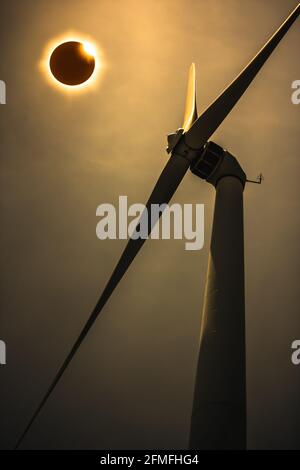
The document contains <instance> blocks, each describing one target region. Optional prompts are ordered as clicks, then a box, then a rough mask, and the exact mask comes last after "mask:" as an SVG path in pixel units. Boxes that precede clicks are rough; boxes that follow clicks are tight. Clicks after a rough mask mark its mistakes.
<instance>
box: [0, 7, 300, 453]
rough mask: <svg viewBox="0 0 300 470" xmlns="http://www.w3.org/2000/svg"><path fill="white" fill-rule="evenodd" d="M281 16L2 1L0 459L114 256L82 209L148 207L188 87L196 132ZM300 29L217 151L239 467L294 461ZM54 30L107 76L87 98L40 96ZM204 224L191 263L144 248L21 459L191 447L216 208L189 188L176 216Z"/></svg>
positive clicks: (299, 331) (172, 245)
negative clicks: (238, 202) (231, 244)
mask: <svg viewBox="0 0 300 470" xmlns="http://www.w3.org/2000/svg"><path fill="white" fill-rule="evenodd" d="M295 6H296V1H295V0H265V1H261V0H242V1H241V0H222V1H221V0H142V1H141V0H140V1H138V0H123V1H121V0H105V1H102V0H99V1H96V0H85V1H83V0H81V1H78V0H77V1H76V0H72V1H70V0H64V1H63V2H62V1H58V0H53V1H51V2H49V1H46V0H27V1H26V2H20V1H17V0H4V1H2V2H1V17H0V44H1V60H0V79H1V80H5V81H6V84H7V104H6V105H5V106H0V126H1V127H0V156H1V168H0V188H1V189H0V192H1V194H0V195H1V197H0V199H1V201H0V204H1V205H0V215H1V232H0V236H1V244H0V246H1V250H0V254H1V260H0V265H1V284H0V291H1V292H0V298H1V316H0V339H2V340H5V342H6V344H7V361H8V363H7V365H6V366H1V368H0V375H1V386H0V387H1V388H0V448H3V449H6V448H11V447H12V446H13V444H14V443H15V441H16V439H17V437H18V436H19V434H20V432H21V431H22V430H23V428H24V426H25V424H26V423H27V421H28V419H29V417H30V416H31V414H32V412H33V410H34V409H35V407H36V406H37V403H38V402H39V400H40V399H41V396H42V395H43V394H44V392H45V390H46V388H47V387H48V386H49V384H50V382H51V380H52V379H53V376H54V374H55V372H56V371H57V369H58V367H59V366H60V365H61V362H62V360H63V358H64V357H65V355H66V353H67V352H68V350H69V348H70V346H71V345H72V343H73V341H74V339H75V338H76V336H77V335H78V333H79V331H80V329H81V327H82V326H83V324H84V322H85V321H86V319H87V317H88V315H89V313H90V311H91V309H92V308H93V307H94V304H95V302H96V301H97V298H98V296H99V294H100V292H101V290H102V289H103V287H104V285H105V283H106V280H107V279H108V277H109V275H110V273H111V271H112V269H113V267H114V265H115V263H116V261H117V259H118V257H119V255H120V253H121V251H122V248H123V247H124V244H125V243H124V241H100V240H98V239H97V238H96V233H95V229H96V223H97V218H96V215H95V212H96V207H97V206H98V205H99V204H101V203H103V202H109V203H116V202H117V200H118V197H119V195H127V196H128V198H129V202H130V203H135V202H145V201H146V199H147V197H148V195H149V193H150V191H151V189H152V186H153V184H154V182H155V181H156V178H157V177H158V175H159V173H160V171H161V169H162V168H163V166H164V164H165V162H166V159H167V155H166V153H165V151H164V149H165V147H166V135H167V133H169V132H172V131H174V130H175V129H177V128H178V127H179V126H180V125H181V121H182V116H183V107H184V99H185V88H186V77H187V71H188V67H189V65H190V63H191V62H193V61H194V62H195V63H196V68H197V80H198V82H197V92H198V110H199V111H200V112H201V111H202V110H203V109H204V108H205V107H206V106H207V105H208V104H209V103H210V102H211V101H212V100H213V99H214V98H215V97H216V96H217V95H218V94H219V93H220V92H221V91H222V89H223V88H224V87H225V86H226V85H227V84H228V83H229V82H230V81H231V80H232V79H233V78H234V77H235V75H236V74H237V73H239V71H240V70H241V68H242V67H243V66H244V65H246V63H247V61H248V60H249V59H251V58H252V56H253V55H254V54H255V53H256V52H257V51H258V49H259V48H260V47H261V46H262V45H263V44H264V42H265V41H266V40H267V39H268V38H269V36H270V35H271V34H273V32H274V31H275V29H276V28H277V27H278V26H279V25H280V24H281V22H282V20H283V19H284V18H285V17H286V16H287V15H288V14H289V12H290V11H291V10H292V9H293V8H294V7H295ZM299 21H300V20H299V19H298V21H297V23H296V24H295V25H294V26H293V28H292V29H291V30H290V31H289V33H288V34H287V36H286V37H285V38H284V40H283V41H282V43H281V44H280V46H279V47H278V48H277V49H276V51H275V52H274V54H273V55H272V57H271V58H270V60H269V61H268V63H267V64H266V65H265V67H264V68H263V70H262V72H261V73H260V75H259V76H258V78H257V79H256V80H255V82H254V83H253V85H252V86H251V88H250V89H249V90H248V91H247V93H246V94H245V96H244V97H243V98H242V99H241V101H240V103H239V104H238V105H237V106H236V108H235V110H234V111H233V112H232V114H231V115H230V116H229V117H228V118H227V119H226V122H224V123H223V124H222V126H221V128H220V129H219V130H218V132H217V133H216V134H215V135H214V140H215V141H216V142H217V143H219V144H220V145H223V146H224V147H226V148H228V149H229V150H230V151H231V153H233V154H234V155H236V156H237V157H238V159H239V161H240V163H241V165H242V166H243V168H244V170H245V171H246V173H247V176H248V177H249V178H255V177H256V176H257V175H258V174H259V173H260V172H262V173H263V175H264V177H265V181H264V183H263V184H262V185H261V186H258V185H251V184H249V185H247V187H246V189H245V249H246V253H245V262H246V320H247V367H248V368H247V379H248V410H249V413H248V435H249V437H248V445H249V447H250V448H297V447H298V448H300V444H299V435H300V404H299V392H300V366H298V367H296V366H293V365H292V364H291V361H290V353H291V349H290V348H291V343H292V341H293V340H294V339H300V314H299V307H300V296H299V276H300V264H299V238H300V219H299V214H300V202H299V201H300V198H299V195H300V189H299V171H300V155H299V153H300V143H299V117H300V105H299V106H295V105H293V104H292V103H291V83H292V82H293V81H294V80H296V79H299V80H300V58H299V57H300V56H299V40H300V22H299ZM69 30H74V31H77V32H78V33H81V34H83V35H88V36H90V37H91V38H93V39H94V41H95V42H96V43H97V44H98V45H99V47H100V49H101V51H102V58H103V62H104V67H103V69H102V70H101V79H100V80H99V82H98V83H97V86H96V87H94V88H93V90H91V91H90V92H88V93H84V94H80V95H77V96H70V95H68V96H66V95H65V94H63V93H61V92H59V91H58V90H57V89H55V88H53V87H51V86H49V83H48V82H47V80H46V79H45V76H44V75H43V74H42V73H41V71H40V68H39V62H40V60H41V58H42V56H43V51H44V48H45V46H46V45H47V43H48V42H49V41H51V40H52V39H53V38H55V37H57V36H61V35H63V34H64V33H65V32H68V31H69ZM173 202H179V203H203V204H205V223H206V226H205V236H206V239H205V247H204V249H203V250H201V251H198V252H192V251H186V250H185V249H184V241H180V240H176V241H174V240H170V241H155V240H152V241H149V242H147V243H146V244H145V246H144V248H143V250H142V251H141V253H140V254H139V256H138V257H137V259H136V260H135V263H134V264H133V265H132V267H131V268H130V270H129V272H128V274H127V275H126V277H125V278H124V279H123V281H122V282H121V284H120V286H119V287H118V289H117V290H116V292H115V294H114V296H113V297H112V299H111V300H110V301H109V303H108V304H107V306H106V307H105V309H104V311H103V315H102V316H101V318H99V319H98V321H97V323H96V324H95V326H94V327H93V329H92V331H91V332H90V334H89V336H88V338H87V340H86V341H85V342H84V344H83V345H82V348H81V349H80V351H79V353H78V354H77V356H76V358H75V360H74V361H73V363H72V364H71V366H70V367H69V369H68V371H67V373H66V374H65V376H64V377H63V380H62V381H61V382H60V383H59V386H58V387H57V389H56V390H55V392H54V393H53V395H52V397H51V399H50V400H49V402H48V403H47V406H46V407H45V409H44V411H43V412H42V414H41V415H40V416H39V418H38V420H37V421H36V423H35V424H34V426H33V427H32V429H31V431H30V433H29V434H28V436H27V437H26V439H25V440H24V443H23V448H28V449H30V448H34V449H39V448H43V449H48V448H49V449H64V448H84V449H89V448H99V449H101V448H102V449H105V448H106V449H116V448H119V449H138V448H144V449H145V448H146V449H147V448H148V449H154V448H158V449H170V448H172V449H180V448H185V447H186V446H187V442H188V432H189V423H190V414H191V407H192V395H193V384H194V374H195V366H196V361H197V350H198V339H199V327H200V320H201V308H202V299H203V290H204V282H205V273H206V266H207V259H208V250H209V237H210V231H211V221H212V214H213V202H214V189H213V187H210V186H209V185H208V184H207V183H205V182H203V181H201V180H200V179H198V178H197V177H195V176H194V175H192V174H191V173H188V174H187V175H186V177H185V179H184V181H183V183H182V184H181V186H180V188H179V189H178V191H177V193H176V195H175V196H174V198H173Z"/></svg>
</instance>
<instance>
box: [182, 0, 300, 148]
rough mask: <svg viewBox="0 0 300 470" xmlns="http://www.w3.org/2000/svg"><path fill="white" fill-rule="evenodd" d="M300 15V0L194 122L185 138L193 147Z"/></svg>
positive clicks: (208, 134) (206, 136)
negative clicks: (275, 30) (257, 51)
mask: <svg viewBox="0 0 300 470" xmlns="http://www.w3.org/2000/svg"><path fill="white" fill-rule="evenodd" d="M299 14H300V3H299V4H298V6H297V7H296V8H295V10H294V11H293V12H292V13H291V14H290V16H289V17H288V18H287V19H286V21H285V22H284V23H283V24H282V25H281V26H280V28H279V29H278V30H277V32H276V33H275V34H274V35H273V36H272V37H271V39H270V40H269V41H268V42H267V43H266V45H265V46H264V47H263V48H262V49H261V50H260V52H259V53H258V54H257V55H256V56H255V57H254V59H253V60H252V61H251V62H250V63H249V64H248V65H247V67H245V68H244V70H243V71H242V72H241V73H240V75H238V77H237V78H236V79H235V80H234V81H233V82H232V83H231V84H230V85H229V86H228V88H226V89H225V91H224V92H223V93H222V94H221V95H220V96H219V97H218V98H217V99H216V101H214V103H212V104H211V106H209V108H208V109H207V110H206V111H204V113H203V114H202V115H201V116H200V117H199V118H198V119H197V121H196V122H195V123H194V124H193V125H192V127H191V128H190V130H189V131H188V132H187V133H186V134H185V137H184V139H185V142H186V143H187V145H189V146H190V147H192V148H194V149H199V148H201V147H202V146H203V145H204V144H205V143H206V142H207V141H208V139H209V138H210V137H211V135H212V134H213V133H214V132H215V131H216V130H217V128H218V127H219V126H220V124H221V123H222V122H223V120H224V119H225V118H226V116H227V115H228V114H229V113H230V111H231V110H232V108H233V107H234V106H235V104H236V103H237V102H238V100H239V99H240V98H241V96H242V95H243V94H244V92H245V91H246V90H247V88H248V87H249V85H250V83H251V82H252V80H253V79H254V78H255V76H256V75H257V73H258V72H259V71H260V69H261V68H262V66H263V65H264V63H265V62H266V60H267V59H268V57H269V56H270V55H271V53H272V52H273V51H274V49H275V48H276V46H277V45H278V44H279V42H280V41H281V39H282V38H283V37H284V36H285V34H286V33H287V32H288V30H289V29H290V27H291V26H292V24H293V23H294V21H295V20H296V19H297V18H298V16H299Z"/></svg>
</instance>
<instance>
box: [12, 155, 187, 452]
mask: <svg viewBox="0 0 300 470" xmlns="http://www.w3.org/2000/svg"><path fill="white" fill-rule="evenodd" d="M188 168H189V162H188V161H187V160H185V159H184V158H182V157H180V156H178V155H172V156H171V157H170V158H169V160H168V162H167V164H166V166H165V167H164V169H163V171H162V173H161V175H160V177H159V179H158V181H157V183H156V185H155V187H154V189H153V192H152V194H151V196H150V198H149V200H148V202H147V204H146V208H147V210H148V209H149V210H148V235H149V234H150V233H151V230H152V228H153V227H154V225H155V224H156V222H157V221H158V218H159V216H158V217H157V218H156V220H151V211H150V207H151V205H152V204H160V205H161V204H164V203H165V204H167V203H168V202H169V201H170V199H171V198H172V196H173V194H174V193H175V191H176V189H177V187H178V186H179V184H180V182H181V180H182V178H183V177H184V175H185V173H186V172H187V170H188ZM142 217H143V215H142V216H141V218H142ZM140 220H141V219H140ZM138 225H139V224H138ZM138 225H137V226H138ZM144 242H145V239H142V238H137V239H133V238H130V239H129V241H128V243H127V246H126V247H125V250H124V251H123V254H122V255H121V258H120V260H119V262H118V263H117V265H116V267H115V269H114V271H113V273H112V275H111V277H110V279H109V281H108V283H107V284H106V287H105V289H104V291H103V292H102V294H101V296H100V298H99V300H98V302H97V304H96V306H95V308H94V310H93V311H92V313H91V315H90V317H89V319H88V320H87V322H86V324H85V325H84V327H83V329H82V330H81V332H80V334H79V336H78V338H77V340H76V341H75V343H74V345H73V346H72V349H71V350H70V352H69V354H68V355H67V357H66V359H65V361H64V362H63V364H62V366H61V367H60V369H59V370H58V372H57V374H56V376H55V378H54V380H53V382H52V383H51V385H50V387H49V389H48V390H47V392H46V394H45V395H44V397H43V399H42V401H41V402H40V404H39V406H38V407H37V409H36V411H35V412H34V414H33V416H32V418H31V419H30V421H29V423H28V425H27V427H26V428H25V431H24V432H23V434H22V435H21V437H20V438H19V440H18V442H17V444H16V446H15V449H17V448H18V447H19V446H20V444H21V442H22V441H23V439H24V437H25V436H26V434H27V433H28V431H29V429H30V428H31V426H32V424H33V422H34V421H35V419H36V418H37V416H38V415H39V413H40V411H41V410H42V408H43V407H44V405H45V404H46V402H47V400H48V398H49V397H50V395H51V393H52V392H53V390H54V388H55V387H56V385H57V383H58V382H59V380H60V379H61V377H62V375H63V373H64V372H65V370H66V368H67V367H68V365H69V364H70V362H71V361H72V359H73V357H74V355H75V354H76V352H77V350H78V349H79V347H80V345H81V343H82V342H83V340H84V339H85V337H86V335H87V334H88V332H89V330H90V329H91V327H92V326H93V324H94V322H95V321H96V319H97V317H98V315H99V314H100V312H101V311H102V309H103V307H104V305H105V304H106V302H107V301H108V299H109V298H110V296H111V295H112V293H113V291H114V290H115V288H116V287H117V285H118V284H119V282H120V280H121V279H122V277H123V275H124V274H125V272H126V271H127V269H128V268H129V266H130V264H131V263H132V261H133V260H134V258H135V256H136V255H137V254H138V252H139V250H140V249H141V248H142V246H143V244H144Z"/></svg>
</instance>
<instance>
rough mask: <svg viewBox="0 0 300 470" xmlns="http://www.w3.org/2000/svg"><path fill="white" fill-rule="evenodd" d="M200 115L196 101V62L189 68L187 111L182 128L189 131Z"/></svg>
mask: <svg viewBox="0 0 300 470" xmlns="http://www.w3.org/2000/svg"><path fill="white" fill-rule="evenodd" d="M197 117H198V114H197V102H196V70H195V64H194V63H192V64H191V66H190V70H189V76H188V84H187V91H186V101H185V113H184V119H183V125H182V128H183V130H184V132H187V131H188V130H189V129H190V128H191V127H192V125H193V124H194V122H195V121H196V119H197Z"/></svg>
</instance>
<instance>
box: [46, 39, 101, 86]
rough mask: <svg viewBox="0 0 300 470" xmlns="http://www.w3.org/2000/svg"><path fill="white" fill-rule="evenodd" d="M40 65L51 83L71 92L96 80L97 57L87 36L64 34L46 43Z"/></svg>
mask: <svg viewBox="0 0 300 470" xmlns="http://www.w3.org/2000/svg"><path fill="white" fill-rule="evenodd" d="M42 65H43V69H44V71H45V72H46V76H47V78H48V79H49V80H50V82H51V83H52V85H55V86H56V87H58V88H60V89H61V90H64V91H68V92H73V91H77V90H82V89H83V88H84V89H86V88H88V87H90V86H92V85H94V84H95V83H96V81H97V79H98V78H99V77H98V75H99V69H100V57H99V52H98V48H97V47H96V46H95V44H93V43H92V42H91V41H90V40H89V39H86V38H82V37H80V36H79V35H68V36H67V35H66V36H65V37H63V38H60V39H57V40H55V41H52V42H51V44H48V46H47V50H46V53H45V56H44V59H43V62H42Z"/></svg>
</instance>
